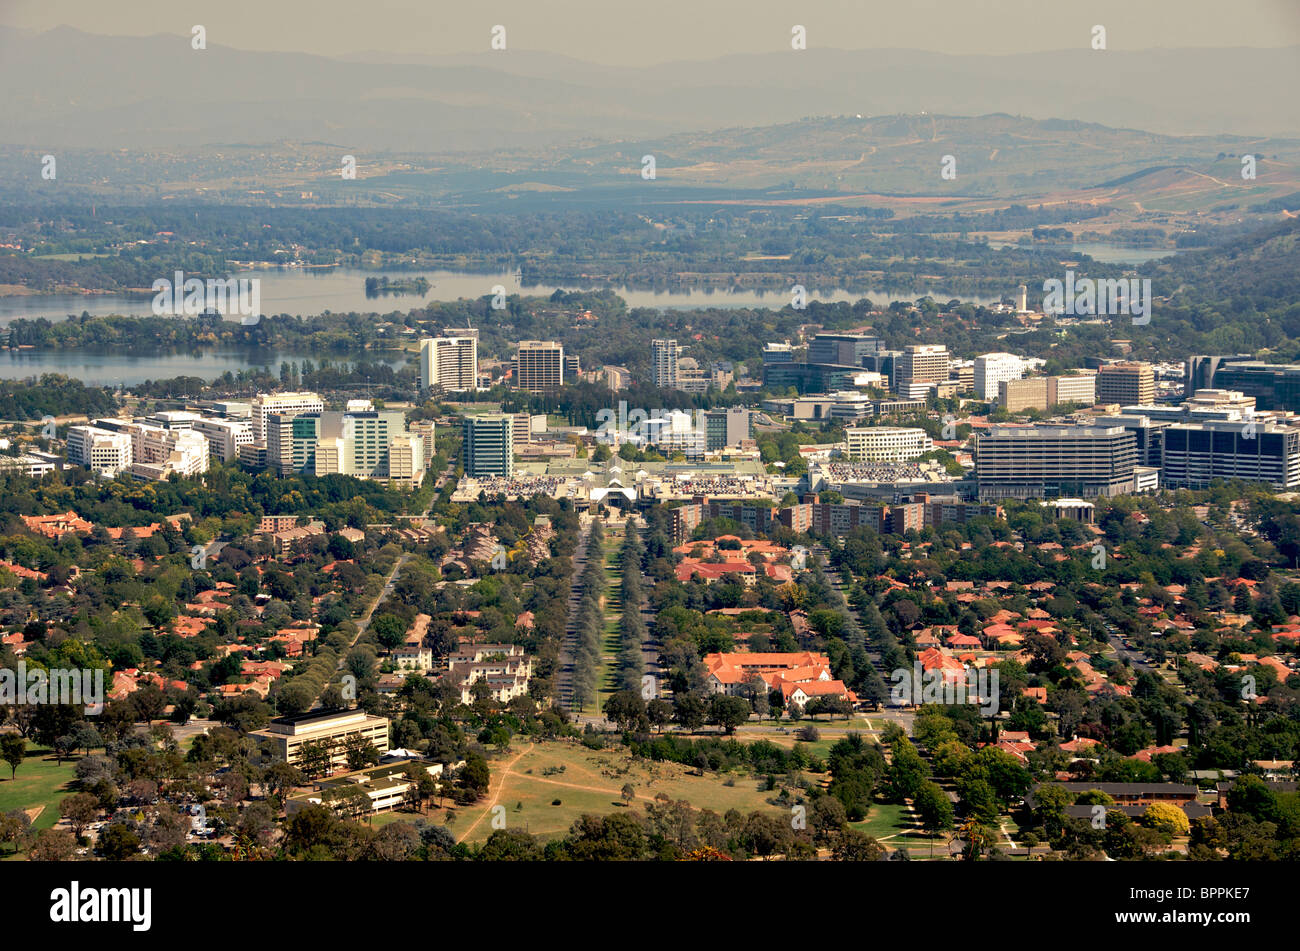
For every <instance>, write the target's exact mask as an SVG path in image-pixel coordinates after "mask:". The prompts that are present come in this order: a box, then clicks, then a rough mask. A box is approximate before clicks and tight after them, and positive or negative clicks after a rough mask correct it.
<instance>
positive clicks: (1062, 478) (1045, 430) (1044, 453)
mask: <svg viewBox="0 0 1300 951" xmlns="http://www.w3.org/2000/svg"><path fill="white" fill-rule="evenodd" d="M1137 464H1138V459H1137V446H1136V444H1135V441H1134V437H1133V434H1132V433H1131V432H1129V431H1128V430H1126V429H1125V428H1124V427H1123V426H1049V425H1039V426H993V427H991V428H990V429H989V431H988V432H987V433H981V434H979V435H977V436H976V437H975V474H976V480H977V483H978V485H979V497H980V499H981V500H991V499H1011V498H1019V499H1035V498H1048V497H1055V496H1077V497H1081V498H1090V497H1097V496H1106V497H1111V496H1116V495H1123V494H1126V493H1130V492H1132V491H1133V478H1134V468H1135V466H1137Z"/></svg>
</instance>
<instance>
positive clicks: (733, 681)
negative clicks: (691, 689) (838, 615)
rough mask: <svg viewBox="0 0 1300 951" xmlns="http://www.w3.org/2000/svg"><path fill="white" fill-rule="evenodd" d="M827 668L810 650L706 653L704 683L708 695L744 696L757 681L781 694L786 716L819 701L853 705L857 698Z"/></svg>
mask: <svg viewBox="0 0 1300 951" xmlns="http://www.w3.org/2000/svg"><path fill="white" fill-rule="evenodd" d="M830 668H831V662H830V658H828V657H827V656H826V655H825V654H816V653H813V652H812V651H797V652H793V653H758V652H743V653H719V654H706V655H705V657H704V669H705V675H704V683H705V686H706V687H707V689H708V691H709V692H710V693H714V694H726V695H729V696H747V695H749V694H750V693H751V692H752V691H753V690H755V689H757V688H758V686H759V683H758V682H761V684H762V686H763V688H765V689H766V690H768V691H769V692H770V691H773V690H779V691H781V698H782V701H783V704H784V709H785V711H786V713H787V714H788V713H789V712H790V711H791V710H792V709H793V708H795V707H799V708H801V709H802V708H803V707H806V706H807V705H808V704H809V702H810V701H812V700H814V699H819V698H824V699H832V700H843V701H845V702H847V703H849V704H856V703H857V702H858V697H857V695H856V694H854V693H853V691H851V690H849V689H848V687H847V686H845V684H844V681H842V680H837V679H835V677H834V675H832V673H831V669H830Z"/></svg>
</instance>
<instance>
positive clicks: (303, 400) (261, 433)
mask: <svg viewBox="0 0 1300 951" xmlns="http://www.w3.org/2000/svg"><path fill="white" fill-rule="evenodd" d="M324 409H325V403H324V401H323V400H322V399H321V398H320V396H318V395H317V394H315V393H259V394H258V395H257V399H255V400H253V441H254V442H260V443H265V442H266V439H267V436H266V418H267V417H268V416H270V415H271V414H273V413H279V414H282V415H288V416H290V417H292V416H297V415H298V414H299V413H319V412H322V411H323V410H324Z"/></svg>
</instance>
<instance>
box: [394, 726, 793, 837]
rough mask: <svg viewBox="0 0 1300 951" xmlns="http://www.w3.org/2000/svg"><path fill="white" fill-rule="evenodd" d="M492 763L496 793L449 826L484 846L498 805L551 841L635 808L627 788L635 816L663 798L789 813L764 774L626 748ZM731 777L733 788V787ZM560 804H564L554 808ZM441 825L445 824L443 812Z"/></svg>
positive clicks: (566, 748) (550, 752) (541, 751)
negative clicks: (586, 819) (584, 818)
mask: <svg viewBox="0 0 1300 951" xmlns="http://www.w3.org/2000/svg"><path fill="white" fill-rule="evenodd" d="M490 766H491V769H492V787H491V792H490V793H489V794H488V796H487V797H486V798H484V799H483V800H481V801H479V802H478V803H475V804H474V805H473V806H471V807H469V808H464V809H458V810H456V813H457V814H456V818H455V820H454V821H453V822H452V823H451V824H450V825H449V826H448V828H449V829H450V830H451V832H452V834H453V835H455V836H456V838H457V840H460V841H465V842H469V843H479V842H482V841H483V840H484V839H486V838H487V837H488V836H489V835H491V834H492V831H493V829H492V808H493V807H494V806H496V805H497V804H500V805H502V806H505V822H506V827H507V828H514V829H524V830H526V831H528V832H529V833H531V834H533V835H537V836H541V837H543V838H545V839H555V838H560V837H561V836H563V835H564V834H565V833H567V832H568V831H569V828H570V826H572V825H573V822H574V820H575V819H577V818H578V817H579V816H580V815H582V814H583V813H584V812H587V813H595V814H600V815H605V814H608V813H611V812H615V811H617V810H620V809H626V808H629V807H628V806H626V805H625V804H624V802H623V799H622V796H621V790H622V788H623V786H624V784H625V783H631V784H632V785H633V786H634V787H635V788H636V799H635V800H634V801H633V804H632V805H631V807H630V808H631V809H633V810H634V811H636V812H641V811H642V810H643V809H644V806H645V804H646V803H647V802H651V801H653V800H654V797H655V796H658V795H660V794H663V795H666V796H669V797H670V798H672V799H674V800H685V801H686V802H689V803H690V804H691V805H692V806H694V807H695V808H696V809H702V808H708V809H712V810H713V811H714V812H717V813H723V812H726V811H727V810H728V809H739V810H740V811H741V812H745V813H749V812H753V811H754V810H760V811H765V810H770V811H772V812H780V813H782V814H783V815H784V814H788V813H787V811H786V810H784V809H781V808H780V807H777V806H773V805H771V804H769V803H768V802H767V798H768V797H769V796H774V795H775V793H772V792H767V791H764V790H763V789H762V788H761V787H762V785H763V781H762V780H761V779H760V778H758V777H753V776H742V775H741V774H739V773H733V774H731V775H730V776H727V775H725V774H724V775H722V776H719V775H718V774H716V773H708V774H705V775H704V776H698V775H695V773H694V771H693V770H690V769H689V768H687V767H685V766H681V765H678V764H676V763H655V762H649V761H645V760H633V758H632V755H631V754H630V753H629V752H627V750H625V749H622V748H617V749H609V750H589V749H587V748H586V747H584V746H582V745H581V744H578V743H574V742H570V741H547V742H543V743H538V744H536V745H534V746H522V747H516V748H515V749H512V750H510V751H508V752H506V753H502V754H498V755H495V756H494V757H493V758H492V759H491V761H490ZM559 767H563V770H560V769H559ZM547 772H549V774H545V773H547ZM728 779H731V780H733V781H734V785H731V786H728V785H726V783H727V781H728ZM555 799H558V800H560V805H558V806H556V805H552V800H555ZM432 817H433V816H431V818H432ZM407 818H413V817H412V816H408V817H407ZM435 821H439V822H441V821H442V817H441V815H438V816H437V818H436V819H435Z"/></svg>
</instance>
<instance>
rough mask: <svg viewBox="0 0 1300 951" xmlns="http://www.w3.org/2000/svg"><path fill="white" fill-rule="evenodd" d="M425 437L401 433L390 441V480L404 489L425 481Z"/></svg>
mask: <svg viewBox="0 0 1300 951" xmlns="http://www.w3.org/2000/svg"><path fill="white" fill-rule="evenodd" d="M424 459H425V456H424V438H423V437H422V436H418V435H416V434H415V433H399V434H398V435H396V436H393V437H392V438H391V439H390V440H389V441H388V460H387V468H388V481H389V482H391V483H392V484H393V485H396V486H398V487H399V488H403V489H414V488H417V487H418V486H419V485H420V483H421V482H423V481H424V473H425V462H424Z"/></svg>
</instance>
